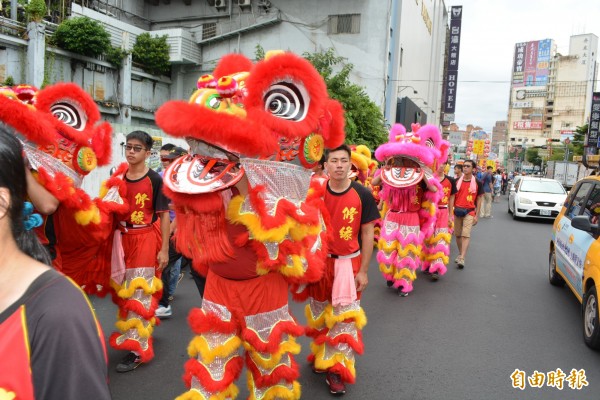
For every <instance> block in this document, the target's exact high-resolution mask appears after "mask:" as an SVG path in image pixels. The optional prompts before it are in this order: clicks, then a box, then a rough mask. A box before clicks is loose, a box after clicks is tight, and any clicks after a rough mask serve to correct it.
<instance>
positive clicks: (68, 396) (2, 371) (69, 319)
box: [0, 128, 111, 400]
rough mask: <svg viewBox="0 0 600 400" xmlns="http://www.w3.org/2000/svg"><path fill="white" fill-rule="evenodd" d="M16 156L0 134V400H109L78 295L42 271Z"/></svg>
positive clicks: (36, 222)
mask: <svg viewBox="0 0 600 400" xmlns="http://www.w3.org/2000/svg"><path fill="white" fill-rule="evenodd" d="M22 154H23V148H22V146H21V144H20V143H19V141H18V140H17V138H16V137H15V136H13V135H12V134H11V133H8V132H7V131H6V130H4V128H0V360H2V361H0V398H2V399H65V400H80V399H98V400H106V399H110V398H111V396H110V391H109V389H108V371H107V356H106V346H105V344H104V335H103V333H102V330H101V329H100V325H99V324H98V321H97V320H96V317H95V315H94V312H93V310H92V308H91V307H90V303H89V301H88V300H87V297H86V296H85V294H84V293H83V292H82V291H81V289H80V288H79V287H78V286H76V285H75V284H74V283H73V282H72V281H71V280H69V279H67V278H65V277H64V276H63V275H62V274H60V273H58V272H56V271H55V270H54V269H52V268H49V265H50V262H51V261H50V255H49V254H48V252H47V250H46V249H45V248H44V247H43V246H42V244H41V243H40V241H39V240H38V238H37V237H36V235H35V233H34V232H33V230H32V229H33V228H35V227H37V226H40V225H41V224H42V217H41V216H40V215H39V214H34V213H33V205H32V204H31V203H28V202H27V203H26V202H25V196H26V191H27V183H26V177H25V174H26V167H25V163H24V161H23V156H22Z"/></svg>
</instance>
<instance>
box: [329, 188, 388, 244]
mask: <svg viewBox="0 0 600 400" xmlns="http://www.w3.org/2000/svg"><path fill="white" fill-rule="evenodd" d="M325 207H326V208H327V210H328V211H329V215H330V218H331V227H332V234H333V240H332V241H331V242H330V243H329V253H330V254H335V255H338V256H346V255H349V254H352V253H354V252H356V251H358V250H359V249H360V227H361V225H364V224H368V223H369V222H374V221H375V220H377V219H379V218H380V216H379V211H378V210H377V204H376V203H375V199H374V198H373V195H372V194H371V192H370V191H369V189H367V188H365V187H364V186H362V185H361V184H360V183H357V182H355V181H352V182H351V183H350V186H349V187H348V189H346V190H345V191H344V192H342V193H336V192H333V191H332V190H331V188H330V187H329V182H328V183H327V191H326V192H325Z"/></svg>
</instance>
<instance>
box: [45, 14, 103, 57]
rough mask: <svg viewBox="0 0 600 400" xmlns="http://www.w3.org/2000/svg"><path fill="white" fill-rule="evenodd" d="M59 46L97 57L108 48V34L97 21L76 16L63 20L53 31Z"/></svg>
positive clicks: (54, 40) (54, 38)
mask: <svg viewBox="0 0 600 400" xmlns="http://www.w3.org/2000/svg"><path fill="white" fill-rule="evenodd" d="M53 42H54V43H55V44H56V45H57V46H58V47H60V48H63V49H65V50H68V51H72V52H73V53H77V54H81V55H84V56H88V57H97V56H99V55H100V54H104V53H106V52H107V51H108V50H109V49H110V34H109V33H108V32H107V31H106V29H104V27H103V26H102V25H101V24H100V23H99V22H97V21H94V20H93V19H90V18H88V17H77V18H71V19H67V20H65V21H63V22H62V23H61V24H60V25H59V26H58V28H57V29H56V32H55V33H54V37H53Z"/></svg>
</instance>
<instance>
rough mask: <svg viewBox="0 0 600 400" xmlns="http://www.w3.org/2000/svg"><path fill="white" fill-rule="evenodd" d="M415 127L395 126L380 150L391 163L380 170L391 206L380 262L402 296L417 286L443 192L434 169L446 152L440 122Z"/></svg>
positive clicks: (381, 156)
mask: <svg viewBox="0 0 600 400" xmlns="http://www.w3.org/2000/svg"><path fill="white" fill-rule="evenodd" d="M412 129H413V132H406V129H405V128H404V126H402V125H400V124H396V125H394V126H393V127H392V130H391V131H390V135H389V142H388V143H385V144H383V145H381V146H379V147H378V148H377V150H376V151H375V157H376V158H377V159H378V160H379V161H383V162H385V166H384V167H383V168H382V169H381V170H380V171H381V172H380V174H381V179H382V182H383V189H382V191H381V194H380V196H381V199H382V200H384V201H385V202H386V203H387V206H388V211H387V213H386V215H385V218H384V221H383V224H382V225H383V226H382V228H381V235H380V239H379V246H378V247H379V252H378V253H377V261H378V262H379V269H380V270H381V272H382V273H383V277H384V278H385V280H386V281H387V285H388V286H390V287H394V288H395V289H397V290H398V294H399V295H401V296H406V295H407V294H408V293H410V292H411V291H412V290H413V281H414V280H415V279H416V278H417V273H416V271H417V269H418V268H419V266H420V265H421V256H422V255H421V251H422V246H423V243H424V239H425V238H426V237H429V236H431V234H432V233H433V230H434V226H435V215H436V211H437V203H438V201H439V198H440V193H441V186H440V184H439V182H438V181H437V179H436V178H435V177H434V176H433V174H432V171H431V167H432V166H433V165H434V163H435V160H436V159H439V157H440V156H441V154H440V150H439V145H440V143H439V142H440V141H441V135H440V132H439V130H438V129H437V127H435V126H434V125H425V126H423V127H420V126H419V125H416V124H413V125H412ZM425 180H426V181H427V182H426V181H425ZM428 186H429V187H431V186H434V187H435V188H437V191H432V190H430V189H428Z"/></svg>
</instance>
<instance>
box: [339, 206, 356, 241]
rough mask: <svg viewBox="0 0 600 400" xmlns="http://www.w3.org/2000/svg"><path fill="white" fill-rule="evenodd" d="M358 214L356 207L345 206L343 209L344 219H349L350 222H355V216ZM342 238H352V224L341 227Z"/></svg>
mask: <svg viewBox="0 0 600 400" xmlns="http://www.w3.org/2000/svg"><path fill="white" fill-rule="evenodd" d="M356 214H358V211H357V210H356V208H355V207H351V208H348V207H344V209H343V210H342V219H343V220H344V221H348V223H352V222H354V216H355V215H356ZM339 233H340V239H342V240H346V241H348V240H352V233H353V231H352V227H351V226H343V227H342V228H341V229H340V232H339Z"/></svg>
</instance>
